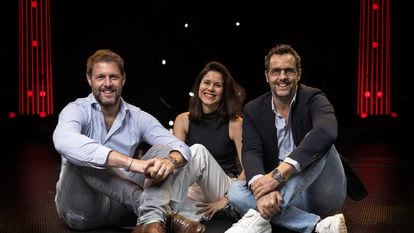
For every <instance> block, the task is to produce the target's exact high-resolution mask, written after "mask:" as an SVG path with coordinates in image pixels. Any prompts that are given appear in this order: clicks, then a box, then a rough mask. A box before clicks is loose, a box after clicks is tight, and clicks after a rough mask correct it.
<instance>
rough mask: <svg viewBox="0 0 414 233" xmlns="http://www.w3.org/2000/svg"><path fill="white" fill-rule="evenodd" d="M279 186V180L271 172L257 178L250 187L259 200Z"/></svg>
mask: <svg viewBox="0 0 414 233" xmlns="http://www.w3.org/2000/svg"><path fill="white" fill-rule="evenodd" d="M278 186H279V183H277V181H276V180H275V179H273V178H272V175H271V174H270V173H269V174H266V175H264V176H261V177H259V178H258V179H257V180H255V181H254V182H253V183H252V184H251V185H250V188H251V190H252V192H253V195H254V198H255V199H256V200H259V199H260V198H261V197H263V196H264V195H266V194H268V193H269V192H271V191H275V190H276V188H277V187H278Z"/></svg>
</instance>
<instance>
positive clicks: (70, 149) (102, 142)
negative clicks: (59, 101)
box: [53, 94, 191, 170]
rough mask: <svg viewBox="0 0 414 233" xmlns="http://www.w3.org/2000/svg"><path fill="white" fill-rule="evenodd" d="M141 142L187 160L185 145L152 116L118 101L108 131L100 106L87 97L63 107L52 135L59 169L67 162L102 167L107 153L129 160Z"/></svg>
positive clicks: (188, 152)
mask: <svg viewBox="0 0 414 233" xmlns="http://www.w3.org/2000/svg"><path fill="white" fill-rule="evenodd" d="M143 141H144V142H147V143H148V144H150V145H155V144H163V145H168V146H170V147H171V148H172V150H177V151H179V152H181V154H182V155H183V156H184V158H185V159H187V161H188V160H189V159H190V157H191V153H190V149H189V148H188V146H187V145H186V144H185V143H184V142H182V141H181V140H179V139H177V138H176V137H174V136H173V135H172V134H171V133H170V132H169V131H168V130H167V129H166V128H165V127H164V126H162V125H161V123H160V122H159V121H158V120H157V119H156V118H155V117H153V116H152V115H150V114H149V113H147V112H145V111H142V110H141V109H140V108H138V107H136V106H134V105H131V104H128V103H127V102H125V101H124V100H123V99H122V98H121V107H120V110H119V113H118V115H117V116H116V119H115V121H114V123H113V124H112V126H111V128H110V130H109V131H107V129H106V127H105V122H104V117H103V114H102V110H101V106H100V105H99V104H98V102H96V100H95V97H94V96H93V95H92V94H90V95H89V96H88V97H86V98H79V99H76V100H75V101H73V102H71V103H69V104H68V105H67V106H65V107H64V108H63V110H62V111H61V112H60V114H59V120H58V124H57V126H56V128H55V130H54V132H53V142H54V145H55V148H56V150H57V151H58V152H59V153H60V154H61V156H62V165H63V166H64V164H65V162H66V161H65V160H66V159H67V160H69V161H70V162H72V163H74V164H77V165H79V166H90V167H96V168H103V165H104V164H105V162H106V160H107V157H108V154H109V152H110V151H111V150H116V151H118V152H120V153H123V154H125V155H128V156H131V157H132V156H133V155H134V153H135V151H136V149H137V147H138V145H139V144H140V143H141V142H143ZM62 170H63V169H62Z"/></svg>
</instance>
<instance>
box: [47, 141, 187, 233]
mask: <svg viewBox="0 0 414 233" xmlns="http://www.w3.org/2000/svg"><path fill="white" fill-rule="evenodd" d="M170 151H171V148H170V147H167V146H163V145H156V146H153V147H151V148H150V149H149V150H148V152H147V153H146V154H145V155H144V156H143V158H142V159H144V160H145V159H150V158H154V157H165V156H167V155H168V153H169V152H170ZM62 169H63V170H62V171H61V174H60V176H59V180H58V182H57V184H56V196H55V204H56V209H57V212H58V215H59V217H60V218H61V219H62V220H63V221H64V222H65V223H66V224H67V225H68V226H69V227H71V228H73V229H77V230H87V229H94V228H99V227H106V226H111V227H127V226H135V225H136V224H137V223H138V224H140V223H144V222H148V221H152V220H159V221H163V222H165V219H166V217H167V215H168V214H169V213H170V212H171V211H172V208H174V206H176V205H177V203H180V202H181V201H182V199H184V198H185V197H186V196H187V190H188V182H186V181H185V179H184V178H185V177H186V176H187V174H186V173H187V168H186V166H185V167H184V168H181V169H178V170H176V171H175V172H174V174H173V175H170V176H169V177H168V178H167V179H166V180H165V181H164V182H163V183H161V184H160V185H159V186H158V185H156V186H151V187H148V188H146V189H145V190H143V189H142V187H143V186H144V180H145V176H144V175H143V174H138V173H133V172H125V171H121V170H120V169H114V168H107V169H96V168H91V167H82V166H77V165H74V164H72V163H70V162H66V163H64V164H63V166H62ZM137 216H139V218H137Z"/></svg>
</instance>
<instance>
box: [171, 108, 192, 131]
mask: <svg viewBox="0 0 414 233" xmlns="http://www.w3.org/2000/svg"><path fill="white" fill-rule="evenodd" d="M188 116H189V113H188V112H183V113H180V114H178V116H177V117H176V118H175V120H174V127H175V128H176V129H184V131H187V129H188V124H189V122H190V119H189V117H188Z"/></svg>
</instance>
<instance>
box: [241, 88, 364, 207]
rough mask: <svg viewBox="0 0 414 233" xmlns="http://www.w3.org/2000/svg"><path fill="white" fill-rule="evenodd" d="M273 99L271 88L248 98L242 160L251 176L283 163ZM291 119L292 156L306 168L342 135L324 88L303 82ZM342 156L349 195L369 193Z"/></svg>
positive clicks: (247, 175)
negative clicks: (251, 98)
mask: <svg viewBox="0 0 414 233" xmlns="http://www.w3.org/2000/svg"><path fill="white" fill-rule="evenodd" d="M271 101H272V95H271V93H270V92H268V93H266V94H264V95H262V96H259V97H258V98H256V99H254V100H252V101H250V102H248V103H247V104H246V106H245V107H244V110H243V137H242V142H243V147H242V160H243V161H242V162H243V167H244V170H245V174H246V178H247V180H250V179H251V178H252V177H253V176H255V175H258V174H265V173H269V172H270V171H271V170H273V169H274V168H275V167H276V166H277V165H278V163H279V160H278V157H279V148H278V143H277V135H276V127H275V114H274V113H273V111H272V105H271ZM290 120H291V124H292V134H293V140H294V143H295V145H296V149H295V150H293V151H292V153H291V154H290V155H289V157H290V158H292V159H294V160H295V161H297V162H298V163H299V164H300V166H301V168H302V170H306V169H307V168H308V167H309V166H310V165H312V164H313V163H314V162H315V161H317V160H318V159H320V158H321V156H323V155H324V154H326V152H327V151H328V150H329V149H330V148H331V147H332V146H333V145H334V142H335V140H336V138H337V135H338V124H337V120H336V116H335V111H334V108H333V106H332V104H331V103H330V101H329V100H328V98H327V97H326V95H325V94H324V93H323V92H322V91H321V90H319V89H317V88H313V87H309V86H306V85H303V84H300V85H299V87H298V91H297V94H296V100H295V102H294V104H293V105H292V108H291V111H290ZM341 157H342V156H341ZM341 160H342V162H343V163H346V164H344V169H345V174H346V176H347V183H348V195H349V196H350V197H351V198H352V199H354V200H360V199H362V198H363V197H365V196H366V194H367V191H366V189H365V186H364V184H363V183H362V181H361V180H360V179H359V177H358V176H357V174H356V173H355V172H354V171H353V169H352V167H351V166H350V165H349V164H348V163H347V162H346V161H345V160H344V159H343V158H341ZM350 191H351V193H350Z"/></svg>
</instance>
